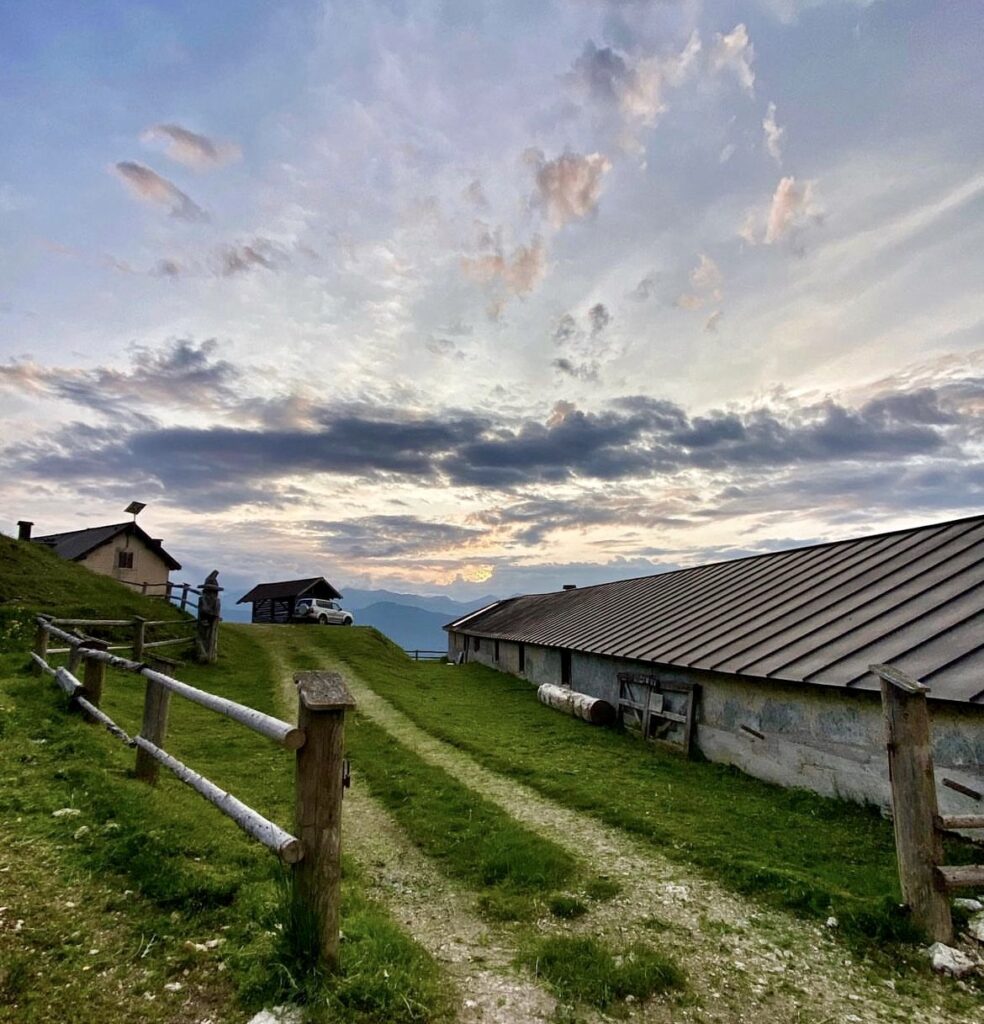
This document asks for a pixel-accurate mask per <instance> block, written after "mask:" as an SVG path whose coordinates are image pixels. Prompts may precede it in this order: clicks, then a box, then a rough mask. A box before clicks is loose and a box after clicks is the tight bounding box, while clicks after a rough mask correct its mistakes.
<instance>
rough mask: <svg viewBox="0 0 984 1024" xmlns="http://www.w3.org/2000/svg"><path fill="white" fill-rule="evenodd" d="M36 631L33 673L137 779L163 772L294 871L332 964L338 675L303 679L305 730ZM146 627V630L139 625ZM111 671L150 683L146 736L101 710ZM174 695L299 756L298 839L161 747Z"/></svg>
mask: <svg viewBox="0 0 984 1024" xmlns="http://www.w3.org/2000/svg"><path fill="white" fill-rule="evenodd" d="M103 621H104V622H105V621H113V622H115V621H116V620H103ZM74 624H77V625H93V624H94V623H93V622H92V621H91V620H90V621H83V620H73V625H74ZM126 624H127V625H130V622H129V621H126ZM37 625H38V632H37V636H36V642H35V649H34V651H33V652H32V653H31V661H32V663H33V665H34V667H35V668H36V669H37V671H38V672H40V673H42V674H45V675H49V676H52V677H53V678H54V679H55V682H56V683H57V684H58V686H59V688H60V689H62V690H63V691H64V692H65V693H66V694H67V695H68V697H69V701H70V705H71V706H72V707H77V708H78V709H79V710H81V711H82V712H83V713H84V714H85V716H86V717H87V719H88V720H89V721H91V722H96V723H99V724H100V725H102V726H104V727H105V728H106V729H107V730H108V731H109V732H110V733H111V734H112V735H113V736H114V737H115V738H116V739H118V740H120V741H121V742H123V743H125V744H126V745H127V746H129V747H135V748H136V752H137V776H138V777H139V778H142V779H144V780H145V781H147V782H151V783H153V782H156V780H157V768H158V766H159V765H162V766H164V767H165V768H167V769H168V770H169V771H170V772H171V773H172V774H173V775H174V776H175V777H176V778H177V779H179V780H180V781H181V782H183V783H184V784H185V785H187V786H189V787H190V788H191V789H193V790H194V791H195V792H196V793H198V794H199V795H200V796H202V797H204V798H205V799H206V800H207V801H208V802H209V803H211V804H212V805H213V806H214V807H216V808H217V809H218V810H220V811H221V812H222V813H223V814H225V815H226V816H227V817H229V818H231V819H232V821H233V822H235V824H236V825H238V826H239V828H241V829H242V830H243V831H244V832H245V833H246V834H247V835H249V836H250V837H252V838H253V839H255V840H256V841H258V842H260V843H262V844H263V845H264V846H266V847H267V848H268V849H269V850H271V851H273V852H274V853H275V854H276V855H277V857H279V859H280V860H281V861H282V862H283V863H284V864H287V865H289V866H290V867H291V868H292V870H293V871H294V872H295V875H296V884H295V885H294V887H293V891H294V896H293V899H295V900H296V901H298V902H299V903H300V904H301V909H302V910H303V912H304V913H303V915H302V916H303V917H306V918H310V919H312V920H313V921H314V922H315V924H316V934H317V942H318V952H319V958H320V960H321V961H322V962H323V963H324V964H326V965H328V966H330V967H331V966H335V965H336V964H337V960H338V949H339V907H340V891H339V888H340V879H341V864H340V832H341V800H342V792H343V789H344V779H343V761H342V754H343V736H344V717H345V712H346V710H347V709H348V708H349V707H352V706H354V701H353V700H352V698H351V697H350V696H349V694H348V690H347V688H346V686H345V683H344V680H343V679H342V678H341V676H340V675H338V674H337V673H317V672H313V673H302V674H300V675H299V676H298V677H297V684H298V715H299V720H300V723H301V726H302V727H301V728H298V727H297V726H293V725H290V724H289V723H288V722H283V721H280V720H279V719H276V718H273V717H272V716H270V715H266V714H264V713H263V712H261V711H257V710H256V709H254V708H250V707H246V706H245V705H243V704H237V703H236V702H235V701H231V700H227V699H226V698H225V697H219V696H217V695H216V694H213V693H208V692H207V691H205V690H200V689H198V688H197V687H195V686H191V685H189V684H188V683H184V682H182V681H181V680H180V679H174V678H172V677H171V676H167V675H165V674H164V673H162V672H157V671H155V670H154V669H151V668H148V667H147V666H146V665H144V664H143V663H142V662H138V661H133V660H131V659H129V658H121V657H118V656H117V655H115V654H112V653H110V652H109V651H107V650H104V649H102V648H105V647H106V644H105V643H104V642H102V641H93V640H92V639H91V638H87V637H80V636H76V635H74V634H72V633H69V632H66V631H65V630H64V629H61V628H60V626H59V625H55V624H54V621H53V620H51V619H49V618H45V617H44V616H39V617H38V619H37ZM61 625H67V623H61ZM140 626H141V627H142V626H143V622H142V620H141V622H140ZM141 632H142V629H141ZM49 636H54V637H57V638H58V639H60V640H62V641H64V642H65V643H66V644H68V650H69V651H70V653H71V654H72V655H73V659H74V660H77V661H78V662H79V663H80V664H81V665H82V666H83V668H84V673H85V682H84V683H82V682H79V680H78V679H77V678H76V676H75V675H74V674H73V672H71V671H69V669H67V668H64V667H58V668H54V667H52V666H51V665H50V664H49V662H48V660H47V659H48V651H49V649H48V640H49ZM107 668H115V669H120V670H123V671H126V672H132V673H134V674H137V675H141V676H143V677H144V678H145V679H146V694H145V701H144V717H143V724H142V727H141V734H140V735H138V736H135V737H133V738H132V739H131V737H130V736H128V735H127V733H126V732H125V731H124V730H123V729H122V728H120V726H118V725H117V724H116V723H115V722H114V721H113V720H112V719H111V718H110V717H109V716H108V715H107V714H106V713H105V712H104V711H103V710H101V709H100V707H99V706H98V705H99V701H100V698H101V695H102V688H103V683H104V676H105V671H106V669H107ZM172 694H176V695H178V696H180V697H184V698H185V699H186V700H189V701H192V702H194V703H196V704H198V705H200V706H201V707H204V708H206V709H208V710H209V711H212V712H215V713H217V714H222V715H225V716H226V717H228V718H231V719H233V720H234V721H236V722H238V723H239V724H241V725H244V726H246V727H247V728H249V729H252V730H253V731H254V732H257V733H259V734H260V735H262V736H265V737H266V738H267V739H270V740H273V741H274V742H275V743H278V744H280V745H281V746H282V747H285V748H286V749H288V750H292V751H296V756H297V767H296V778H295V815H296V825H297V831H298V833H299V836H293V835H291V834H290V833H289V832H287V831H286V830H284V829H283V828H281V827H280V826H279V825H277V824H276V823H275V822H272V821H270V820H268V819H267V818H265V817H264V816H263V815H262V814H260V813H259V812H258V811H255V810H254V809H253V808H251V807H249V806H248V805H247V804H245V803H243V802H242V801H241V800H239V799H238V798H237V797H235V796H233V795H232V794H231V793H229V792H226V791H225V790H223V789H222V788H221V787H219V786H217V785H216V784H215V783H214V782H212V781H211V780H209V779H207V778H205V776H203V775H201V774H199V773H198V772H196V771H194V770H193V769H192V768H190V767H188V765H186V764H183V763H182V762H181V761H179V760H178V759H177V758H176V757H173V756H172V755H171V754H169V753H167V751H166V750H165V749H164V744H165V742H166V737H167V718H168V715H167V710H168V704H169V698H170V696H171V695H172ZM308 740H310V742H307V741H308ZM299 919H300V918H299Z"/></svg>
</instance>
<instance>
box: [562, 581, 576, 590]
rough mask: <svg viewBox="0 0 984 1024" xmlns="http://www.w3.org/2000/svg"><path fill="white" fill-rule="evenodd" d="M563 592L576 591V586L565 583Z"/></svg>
mask: <svg viewBox="0 0 984 1024" xmlns="http://www.w3.org/2000/svg"><path fill="white" fill-rule="evenodd" d="M564 590H577V584H576V583H565V584H564Z"/></svg>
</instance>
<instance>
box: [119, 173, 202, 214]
mask: <svg viewBox="0 0 984 1024" xmlns="http://www.w3.org/2000/svg"><path fill="white" fill-rule="evenodd" d="M115 172H116V174H117V176H118V177H119V178H120V180H121V181H122V182H123V183H124V184H125V185H126V186H127V188H129V189H130V191H131V192H132V193H133V194H134V195H135V196H136V197H137V198H138V199H141V200H143V201H144V202H146V203H156V204H157V205H158V206H166V207H167V208H168V210H169V211H170V213H171V216H172V217H176V218H177V219H178V220H186V221H191V222H193V221H205V220H208V214H207V213H206V212H205V211H204V210H203V209H202V208H201V207H200V206H199V205H198V204H197V203H195V202H194V201H193V200H192V199H191V198H190V197H189V196H186V195H185V194H184V192H182V191H181V189H179V188H178V187H177V185H175V184H174V183H173V182H170V181H168V180H167V178H162V177H161V176H160V175H159V174H158V173H157V172H156V171H152V170H151V169H150V168H149V167H144V165H143V164H135V163H132V162H131V161H129V160H124V161H122V162H121V163H118V164H116V166H115Z"/></svg>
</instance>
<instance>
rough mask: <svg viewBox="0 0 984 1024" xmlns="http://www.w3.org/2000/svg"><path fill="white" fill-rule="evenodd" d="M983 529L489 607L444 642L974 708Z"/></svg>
mask: <svg viewBox="0 0 984 1024" xmlns="http://www.w3.org/2000/svg"><path fill="white" fill-rule="evenodd" d="M982 584H984V516H974V517H971V518H968V519H958V520H955V521H953V522H947V523H936V524H932V525H929V526H921V527H916V528H914V529H908V530H898V531H895V532H892V533H882V534H876V535H873V536H868V537H860V538H858V539H856V540H846V541H837V542H834V543H829V544H817V545H813V546H811V547H802V548H793V549H791V550H787V551H778V552H774V553H770V554H765V555H755V556H752V557H749V558H739V559H735V560H733V561H728V562H715V563H712V564H709V565H702V566H697V567H695V568H691V569H680V570H677V571H675V572H666V573H660V574H659V575H656V576H646V577H642V578H640V579H631V580H619V581H616V582H613V583H603V584H600V585H597V586H591V587H584V588H579V589H576V590H567V591H561V592H559V593H550V594H531V595H527V596H524V597H515V598H510V599H508V600H505V601H500V602H498V603H497V604H495V605H492V606H490V607H489V608H487V609H483V610H481V611H479V612H477V613H472V614H470V615H466V616H463V617H462V618H459V619H456V620H455V621H454V622H451V623H448V625H447V626H445V629H450V630H458V631H462V632H465V633H469V634H476V635H478V636H488V637H497V638H500V639H504V640H514V641H518V642H520V643H529V644H543V645H547V646H552V647H567V648H571V649H572V650H576V651H584V652H587V653H591V654H602V655H608V656H610V657H617V658H631V659H635V660H641V661H649V662H653V663H654V664H656V665H663V666H673V667H685V668H694V669H702V670H707V671H713V672H723V673H727V674H732V675H740V676H744V677H757V678H765V679H774V680H777V681H786V682H794V683H811V684H817V685H821V686H840V687H848V688H851V689H859V690H877V689H878V686H879V683H878V681H877V679H875V677H874V676H872V674H871V673H870V672H869V671H868V667H869V666H870V665H872V664H877V663H888V664H891V665H894V666H895V667H896V668H899V669H901V670H902V671H904V672H907V673H908V674H909V675H912V676H915V677H916V678H917V679H920V680H922V681H923V682H924V683H926V684H927V685H928V686H929V687H930V688H931V696H932V697H933V698H935V699H938V700H953V701H968V702H971V703H976V704H984V585H982Z"/></svg>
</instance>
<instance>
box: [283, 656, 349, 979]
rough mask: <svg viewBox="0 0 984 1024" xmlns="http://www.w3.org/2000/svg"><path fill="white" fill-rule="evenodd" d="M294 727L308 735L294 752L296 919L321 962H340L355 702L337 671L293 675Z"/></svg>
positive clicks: (327, 964)
mask: <svg viewBox="0 0 984 1024" xmlns="http://www.w3.org/2000/svg"><path fill="white" fill-rule="evenodd" d="M294 683H295V685H296V686H297V698H298V715H297V722H298V725H299V726H300V727H301V728H302V729H303V730H304V735H305V737H306V739H305V743H304V746H303V747H301V749H300V750H299V751H298V752H297V770H296V789H295V801H296V802H295V816H296V823H297V827H296V831H297V836H298V838H299V839H300V840H301V843H302V846H303V848H304V859H303V860H302V861H301V863H300V864H299V865H298V866H297V868H296V869H295V874H294V896H293V898H294V901H295V912H296V914H297V915H298V917H299V919H301V920H304V919H307V920H308V921H310V922H311V924H312V925H313V926H314V928H315V931H316V934H317V936H318V949H319V956H320V959H321V962H322V963H323V964H325V965H326V966H327V967H329V968H334V967H336V966H337V964H338V944H339V903H340V899H341V879H342V870H341V832H342V791H343V788H344V780H343V755H344V752H345V712H346V711H347V710H348V709H349V708H353V707H355V701H354V700H353V698H352V695H351V694H350V693H349V691H348V687H347V686H346V685H345V680H344V679H343V678H342V676H341V675H340V674H339V673H338V672H299V673H298V674H297V675H295V676H294Z"/></svg>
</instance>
